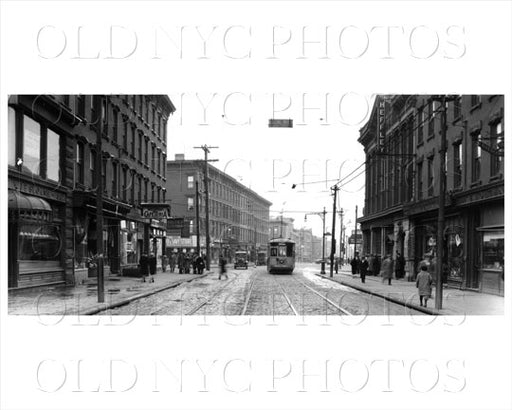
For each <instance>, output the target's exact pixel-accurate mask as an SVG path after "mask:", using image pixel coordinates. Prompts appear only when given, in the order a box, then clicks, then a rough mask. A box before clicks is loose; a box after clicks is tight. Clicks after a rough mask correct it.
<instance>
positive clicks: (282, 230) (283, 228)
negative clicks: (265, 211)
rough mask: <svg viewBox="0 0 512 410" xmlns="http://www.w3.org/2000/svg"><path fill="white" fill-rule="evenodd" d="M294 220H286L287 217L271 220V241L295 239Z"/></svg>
mask: <svg viewBox="0 0 512 410" xmlns="http://www.w3.org/2000/svg"><path fill="white" fill-rule="evenodd" d="M293 221H294V219H293V218H285V217H280V216H279V217H273V218H271V219H270V225H269V235H270V238H269V239H274V238H285V239H292V240H296V239H297V238H295V239H294V233H293V229H294V228H293Z"/></svg>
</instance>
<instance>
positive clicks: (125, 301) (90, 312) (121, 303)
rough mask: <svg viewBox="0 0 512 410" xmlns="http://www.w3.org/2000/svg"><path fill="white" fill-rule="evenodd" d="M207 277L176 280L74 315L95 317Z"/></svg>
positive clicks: (205, 274)
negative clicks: (106, 311)
mask: <svg viewBox="0 0 512 410" xmlns="http://www.w3.org/2000/svg"><path fill="white" fill-rule="evenodd" d="M207 275H208V273H204V274H202V275H199V276H196V277H194V278H190V279H185V280H178V281H176V282H173V283H170V284H168V285H164V286H162V287H159V288H156V289H152V290H150V291H148V292H145V293H139V294H138V295H134V296H131V297H129V298H127V299H123V300H119V301H117V302H113V303H110V304H107V303H105V304H103V305H102V306H96V307H94V308H89V309H87V310H85V311H83V312H76V314H77V315H88V316H90V315H95V314H97V313H100V312H104V311H105V310H109V309H115V308H118V307H121V306H125V305H128V304H129V303H132V302H133V301H135V300H137V299H142V298H145V297H148V296H151V295H154V294H156V293H159V292H162V291H164V290H168V289H172V288H175V287H177V286H179V285H181V284H182V283H188V282H192V281H194V280H196V279H199V278H204V277H206V276H207Z"/></svg>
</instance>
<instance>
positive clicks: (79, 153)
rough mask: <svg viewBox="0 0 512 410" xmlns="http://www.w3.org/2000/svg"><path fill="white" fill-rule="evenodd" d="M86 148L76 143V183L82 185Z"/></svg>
mask: <svg viewBox="0 0 512 410" xmlns="http://www.w3.org/2000/svg"><path fill="white" fill-rule="evenodd" d="M84 151H85V147H84V144H83V143H81V142H77V143H76V181H77V182H79V183H80V184H83V183H84V167H85V164H84V158H85V152H84Z"/></svg>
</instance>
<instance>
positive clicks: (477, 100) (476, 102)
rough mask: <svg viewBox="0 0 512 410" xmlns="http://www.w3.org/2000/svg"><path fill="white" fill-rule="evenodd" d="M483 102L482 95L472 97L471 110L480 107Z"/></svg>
mask: <svg viewBox="0 0 512 410" xmlns="http://www.w3.org/2000/svg"><path fill="white" fill-rule="evenodd" d="M481 102H482V97H481V96H480V95H472V96H471V108H474V107H476V106H478V105H479V104H480V103H481Z"/></svg>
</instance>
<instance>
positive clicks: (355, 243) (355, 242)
mask: <svg viewBox="0 0 512 410" xmlns="http://www.w3.org/2000/svg"><path fill="white" fill-rule="evenodd" d="M356 252H357V205H356V222H355V229H354V258H355V257H356Z"/></svg>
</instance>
